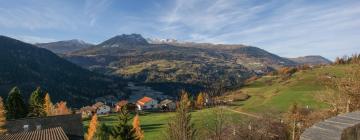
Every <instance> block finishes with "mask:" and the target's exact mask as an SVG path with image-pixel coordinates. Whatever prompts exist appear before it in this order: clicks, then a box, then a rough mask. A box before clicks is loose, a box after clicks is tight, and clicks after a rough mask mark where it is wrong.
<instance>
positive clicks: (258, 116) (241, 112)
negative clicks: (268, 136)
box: [224, 107, 261, 119]
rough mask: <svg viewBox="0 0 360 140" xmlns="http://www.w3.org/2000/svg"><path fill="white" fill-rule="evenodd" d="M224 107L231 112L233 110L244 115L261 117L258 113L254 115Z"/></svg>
mask: <svg viewBox="0 0 360 140" xmlns="http://www.w3.org/2000/svg"><path fill="white" fill-rule="evenodd" d="M224 109H226V110H229V111H231V112H235V113H239V114H242V115H246V116H249V117H253V118H258V119H259V118H261V117H260V116H258V115H254V114H250V113H246V112H242V111H237V110H234V109H230V108H228V107H224Z"/></svg>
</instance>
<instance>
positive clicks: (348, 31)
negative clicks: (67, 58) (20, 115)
mask: <svg viewBox="0 0 360 140" xmlns="http://www.w3.org/2000/svg"><path fill="white" fill-rule="evenodd" d="M0 3H1V4H0V34H2V35H7V36H11V37H15V38H17V39H20V40H24V41H27V42H31V43H34V42H50V41H57V40H69V39H81V40H84V41H87V42H90V43H95V44H96V43H100V42H101V41H104V40H106V39H108V38H110V37H112V36H114V35H118V34H129V33H139V34H142V35H143V36H144V37H147V38H174V39H178V40H181V41H195V42H210V43H227V44H245V45H251V46H257V47H260V48H263V49H265V50H267V51H270V52H272V53H275V54H278V55H280V56H284V57H297V56H303V55H322V56H325V57H327V58H330V59H334V58H335V57H336V56H343V55H346V54H347V55H350V54H352V53H360V1H359V0H247V1H245V0H16V1H14V0H0Z"/></svg>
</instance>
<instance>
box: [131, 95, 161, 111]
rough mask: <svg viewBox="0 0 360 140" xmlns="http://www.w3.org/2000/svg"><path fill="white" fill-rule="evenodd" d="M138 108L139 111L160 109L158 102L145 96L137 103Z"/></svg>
mask: <svg viewBox="0 0 360 140" xmlns="http://www.w3.org/2000/svg"><path fill="white" fill-rule="evenodd" d="M136 106H137V108H138V110H143V109H155V108H158V101H157V100H155V99H153V98H150V97H146V96H145V97H143V98H141V99H140V100H138V101H137V102H136Z"/></svg>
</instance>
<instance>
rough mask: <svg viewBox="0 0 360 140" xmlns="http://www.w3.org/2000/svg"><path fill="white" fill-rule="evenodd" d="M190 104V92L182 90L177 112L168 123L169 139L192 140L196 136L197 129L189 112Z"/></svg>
mask: <svg viewBox="0 0 360 140" xmlns="http://www.w3.org/2000/svg"><path fill="white" fill-rule="evenodd" d="M190 105H191V103H190V101H189V98H188V93H186V92H185V91H182V94H181V99H180V102H179V105H178V107H177V109H176V114H175V116H174V117H173V118H171V119H170V120H171V121H170V122H169V123H168V128H167V139H171V140H192V139H194V138H195V132H196V130H195V129H194V125H193V124H192V123H191V114H190V113H189V108H190Z"/></svg>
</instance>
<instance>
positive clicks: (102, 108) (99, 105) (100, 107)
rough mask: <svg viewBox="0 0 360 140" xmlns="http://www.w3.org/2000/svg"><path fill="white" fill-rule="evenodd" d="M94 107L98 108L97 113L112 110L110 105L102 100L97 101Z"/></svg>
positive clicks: (105, 112)
mask: <svg viewBox="0 0 360 140" xmlns="http://www.w3.org/2000/svg"><path fill="white" fill-rule="evenodd" d="M92 107H93V108H94V109H95V110H96V114H107V113H110V111H111V108H110V106H107V105H105V104H104V103H102V102H97V103H96V104H94V105H93V106H92Z"/></svg>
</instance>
